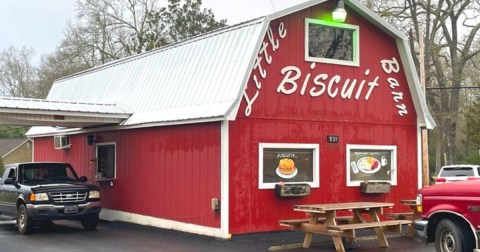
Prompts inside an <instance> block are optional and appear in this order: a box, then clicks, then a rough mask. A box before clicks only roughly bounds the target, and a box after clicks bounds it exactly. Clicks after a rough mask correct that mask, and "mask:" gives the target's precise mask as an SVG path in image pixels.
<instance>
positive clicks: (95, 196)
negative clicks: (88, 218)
mask: <svg viewBox="0 0 480 252" xmlns="http://www.w3.org/2000/svg"><path fill="white" fill-rule="evenodd" d="M88 198H89V199H100V191H97V190H92V191H90V192H88Z"/></svg>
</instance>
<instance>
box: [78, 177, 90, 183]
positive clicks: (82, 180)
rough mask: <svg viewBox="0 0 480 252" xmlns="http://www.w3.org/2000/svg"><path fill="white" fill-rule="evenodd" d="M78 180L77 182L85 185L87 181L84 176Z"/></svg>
mask: <svg viewBox="0 0 480 252" xmlns="http://www.w3.org/2000/svg"><path fill="white" fill-rule="evenodd" d="M78 180H79V181H80V182H83V183H85V182H87V180H88V179H87V177H85V176H81V177H80V178H79V179H78Z"/></svg>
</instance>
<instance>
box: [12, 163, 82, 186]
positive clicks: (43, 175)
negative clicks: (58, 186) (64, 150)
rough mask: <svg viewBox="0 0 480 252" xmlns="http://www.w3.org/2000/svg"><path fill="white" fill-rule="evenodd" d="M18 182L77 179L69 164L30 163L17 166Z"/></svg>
mask: <svg viewBox="0 0 480 252" xmlns="http://www.w3.org/2000/svg"><path fill="white" fill-rule="evenodd" d="M18 180H19V182H20V183H42V182H52V181H58V182H62V181H65V182H66V181H77V180H78V176H77V174H76V173H75V171H74V170H73V168H72V167H71V166H70V165H69V164H64V163H63V164H62V163H32V164H23V165H21V166H20V167H19V174H18Z"/></svg>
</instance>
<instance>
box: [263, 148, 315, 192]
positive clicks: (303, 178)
mask: <svg viewBox="0 0 480 252" xmlns="http://www.w3.org/2000/svg"><path fill="white" fill-rule="evenodd" d="M258 151H259V158H258V164H259V172H258V173H259V180H258V181H259V182H258V187H259V188H260V189H273V188H275V184H278V183H288V184H309V185H310V187H312V188H315V187H319V181H320V180H319V160H318V158H319V145H318V144H296V143H295V144H290V143H260V144H259V148H258Z"/></svg>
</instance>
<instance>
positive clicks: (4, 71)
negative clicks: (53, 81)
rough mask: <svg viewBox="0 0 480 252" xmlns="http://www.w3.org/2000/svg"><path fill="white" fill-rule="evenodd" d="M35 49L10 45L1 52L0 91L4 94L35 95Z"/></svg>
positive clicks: (17, 95) (16, 95)
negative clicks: (33, 61)
mask: <svg viewBox="0 0 480 252" xmlns="http://www.w3.org/2000/svg"><path fill="white" fill-rule="evenodd" d="M34 55H35V51H34V50H33V49H32V48H30V49H29V48H26V47H23V48H22V49H21V50H18V49H16V48H15V47H13V46H10V47H9V48H8V49H6V50H4V51H3V52H2V53H1V54H0V93H1V95H3V96H15V97H35V92H34V91H35V71H36V69H35V67H34V66H33V65H32V57H33V56H34Z"/></svg>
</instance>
